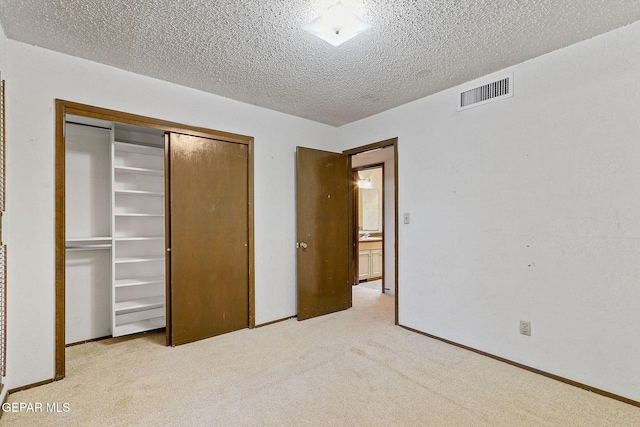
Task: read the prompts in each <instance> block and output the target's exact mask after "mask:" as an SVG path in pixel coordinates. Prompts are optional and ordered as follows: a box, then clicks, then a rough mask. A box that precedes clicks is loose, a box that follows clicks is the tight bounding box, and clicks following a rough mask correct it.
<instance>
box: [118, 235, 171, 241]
mask: <svg viewBox="0 0 640 427" xmlns="http://www.w3.org/2000/svg"><path fill="white" fill-rule="evenodd" d="M114 240H115V241H116V242H137V241H140V242H142V241H150V240H164V236H149V237H140V236H136V237H116V238H114Z"/></svg>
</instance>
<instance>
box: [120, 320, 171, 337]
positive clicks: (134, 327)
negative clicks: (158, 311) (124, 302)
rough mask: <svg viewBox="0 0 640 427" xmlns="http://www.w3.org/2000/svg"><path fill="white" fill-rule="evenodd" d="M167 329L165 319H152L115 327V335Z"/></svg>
mask: <svg viewBox="0 0 640 427" xmlns="http://www.w3.org/2000/svg"><path fill="white" fill-rule="evenodd" d="M164 327H165V321H164V317H154V318H152V319H145V320H139V321H137V322H131V323H125V324H122V325H117V326H116V327H115V332H114V335H116V336H121V335H129V334H135V333H138V332H144V331H152V330H154V329H161V328H164Z"/></svg>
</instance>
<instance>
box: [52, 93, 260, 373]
mask: <svg viewBox="0 0 640 427" xmlns="http://www.w3.org/2000/svg"><path fill="white" fill-rule="evenodd" d="M68 116H75V117H84V118H87V119H96V120H98V121H103V122H113V123H118V124H121V125H123V126H129V127H131V128H135V129H139V130H140V129H146V130H148V131H151V133H153V134H160V135H164V138H165V143H164V152H165V153H164V159H165V168H164V169H165V177H164V178H162V177H160V179H159V180H158V179H156V178H157V175H158V174H159V173H160V172H161V171H160V169H162V161H160V164H158V165H153V167H150V166H144V165H143V166H140V165H127V164H120V165H117V166H113V168H112V174H117V173H126V174H143V175H152V176H153V178H152V179H153V183H151V182H150V181H149V178H148V176H147V177H144V178H143V177H135V178H132V179H131V177H130V176H129V177H128V178H127V179H126V180H124V181H123V183H122V184H123V185H124V187H125V188H118V189H117V190H116V186H115V185H113V188H114V190H113V194H114V196H113V197H114V200H115V197H116V196H115V194H116V193H122V194H125V197H127V198H131V197H133V195H136V196H137V195H144V196H145V197H147V196H154V197H155V196H159V195H160V194H159V193H160V192H161V191H162V190H161V189H162V187H163V186H164V187H166V188H172V185H178V186H179V187H180V184H178V181H176V179H178V178H179V176H178V175H180V176H183V175H185V174H186V173H187V172H190V171H192V169H193V168H189V167H187V166H186V165H185V166H181V165H180V164H179V163H178V162H174V163H173V165H175V167H176V169H175V170H172V167H173V166H171V164H169V163H167V162H169V158H170V156H171V155H172V154H175V153H178V151H179V150H172V149H171V148H170V147H174V146H175V147H176V148H178V147H180V146H186V145H189V147H191V148H194V147H195V148H197V149H198V150H199V151H198V152H200V151H203V150H211V152H218V151H221V150H222V151H225V150H227V149H229V150H231V151H233V153H231V154H230V156H231V157H234V158H241V159H242V160H241V163H239V164H234V167H233V173H234V175H233V176H231V177H228V178H229V179H230V180H231V181H233V182H234V183H239V184H240V185H241V187H242V189H241V193H242V194H240V196H241V197H237V195H235V193H234V195H233V197H234V200H233V201H234V203H235V202H237V203H235V204H234V205H233V209H234V212H235V213H237V212H238V211H243V210H244V211H246V215H243V216H242V217H241V218H242V219H241V221H242V224H241V227H240V228H242V231H241V235H242V238H241V239H233V240H234V241H236V240H237V241H238V243H239V245H240V246H241V248H240V250H239V251H240V252H242V257H240V256H235V255H238V254H237V253H235V252H234V254H235V255H234V259H240V260H242V261H241V263H242V265H241V266H240V267H239V270H242V272H244V273H242V272H241V273H240V274H241V275H243V278H242V279H243V280H242V281H241V282H242V283H244V285H243V287H244V288H246V289H244V291H243V293H242V294H241V296H240V297H239V298H235V297H234V300H233V303H234V304H236V305H238V306H239V307H240V309H239V310H238V312H239V313H240V316H241V317H243V319H244V320H241V321H240V326H239V327H238V323H237V322H235V323H234V325H233V326H230V327H234V328H238V329H241V328H243V327H249V328H251V327H254V326H255V315H254V312H255V301H254V282H255V276H254V271H255V269H254V265H255V261H254V247H253V242H254V240H253V234H254V231H253V223H254V221H253V208H252V206H253V138H251V137H247V136H243V135H235V134H230V133H225V132H219V131H213V130H209V129H204V128H198V127H193V126H187V125H180V124H176V123H172V122H166V121H162V120H158V119H153V118H149V117H144V116H137V115H132V114H128V113H122V112H118V111H113V110H106V109H102V108H98V107H93V106H88V105H83V104H78V103H73V102H69V101H62V100H56V194H55V202H56V218H55V231H56V264H55V265H56V310H55V312H56V320H55V342H56V348H55V368H56V369H55V378H54V379H55V380H59V379H62V378H64V376H65V347H66V345H65V344H66V340H65V334H66V328H65V323H66V299H65V296H66V292H67V284H66V280H67V279H66V277H65V273H66V256H67V255H66V251H67V248H68V242H67V237H68V235H67V232H66V224H67V223H66V215H67V209H66V186H65V184H66V165H67V163H66V160H67V159H66V136H67V135H66V121H67V117H68ZM184 138H188V139H189V140H188V141H183V139H184ZM143 145H144V144H143ZM196 146H197V147H196ZM213 146H215V147H213ZM148 149H149V147H144V150H146V151H148ZM114 150H115V148H114ZM139 150H140V149H138V148H136V150H135V151H136V154H134V156H138V154H139V153H137V151H139ZM159 150H160V151H163V149H162V148H160V149H159ZM239 154H240V155H239ZM158 155H162V153H160V154H158ZM221 161H222V163H224V164H225V165H226V164H227V163H229V162H227V161H226V160H224V159H223V160H221ZM113 164H114V165H116V163H113ZM170 166H171V167H170ZM212 169H213V170H217V171H222V172H224V170H225V169H224V168H222V167H216V168H212ZM238 170H240V171H243V172H241V174H240V175H237V172H238ZM172 174H173V175H176V176H174V178H175V179H174V180H173V181H172ZM183 178H184V176H183ZM205 178H206V179H209V180H211V179H218V177H211V176H207V177H205ZM205 178H202V179H205ZM134 181H135V185H138V184H141V185H143V186H146V185H147V184H148V185H154V186H155V187H157V188H155V187H154V188H128V185H129V184H130V183H133V182H134ZM189 182H193V180H190V181H189ZM114 183H115V181H114ZM200 184H202V183H200ZM183 187H184V186H183ZM210 187H211V186H209V187H207V188H210ZM223 187H224V189H228V188H232V187H231V186H229V185H224V186H223ZM180 188H181V187H180ZM233 188H236V189H237V188H238V187H233ZM183 190H184V188H183ZM184 193H185V191H182V192H181V193H180V194H181V197H182V196H183V195H184ZM118 197H120V196H118ZM225 197H226V196H225ZM229 198H231V196H229ZM196 199H197V201H202V202H203V203H204V201H205V199H206V198H204V197H196ZM221 200H225V201H226V200H227V198H224V199H221ZM158 201H159V204H156V203H155V202H154V203H153V204H151V203H150V202H141V203H135V204H133V205H131V206H132V210H127V209H125V210H124V211H122V210H118V209H116V207H118V208H122V206H119V205H113V208H112V209H111V210H112V212H113V214H112V215H113V216H112V218H113V219H112V221H136V220H138V219H139V218H138V217H140V218H142V217H144V218H145V220H144V221H145V225H144V227H141V226H133V227H131V228H130V229H131V230H135V231H136V233H142V234H140V235H135V236H129V235H128V234H127V233H124V232H123V233H120V234H118V232H117V231H118V230H119V229H117V227H115V228H112V229H111V236H107V235H104V236H100V239H101V240H100V242H97V240H95V239H93V240H87V239H84V241H83V242H81V244H78V245H76V246H82V245H85V246H91V245H93V246H94V247H93V248H91V247H90V248H88V249H91V250H96V249H106V246H107V245H111V247H114V245H115V244H116V243H118V242H121V241H126V243H122V245H125V244H126V245H127V246H128V249H131V246H132V245H134V246H140V245H144V246H148V247H149V248H148V249H150V252H153V253H151V255H153V256H151V255H150V256H147V257H144V259H143V257H134V258H132V257H129V256H127V255H128V254H125V256H127V259H126V262H132V259H133V260H134V261H136V262H139V261H144V262H149V261H154V262H155V260H157V259H158V258H159V257H160V256H161V254H164V253H165V251H166V263H165V265H166V269H167V270H166V276H165V277H166V293H165V295H166V297H165V296H162V297H160V295H158V296H152V297H148V298H147V297H145V298H142V299H144V300H145V302H150V300H153V302H154V303H155V305H157V307H152V309H154V310H156V311H158V310H159V311H163V310H165V308H164V307H165V301H164V300H165V299H166V313H165V317H166V342H167V345H176V344H180V343H183V342H187V341H188V340H192V339H193V340H195V339H202V338H207V337H208V336H213V335H217V334H219V333H224V332H228V331H230V330H227V329H226V326H225V329H223V330H218V329H215V330H212V329H210V328H208V329H206V328H205V329H203V330H202V332H198V333H196V334H191V333H192V332H193V328H191V327H189V329H188V330H186V329H185V330H184V331H183V330H182V329H184V328H182V325H183V324H184V323H185V322H182V323H180V318H179V317H180V316H181V313H184V312H185V310H182V309H183V307H184V303H185V300H184V298H182V299H180V293H174V292H172V291H173V286H174V284H173V282H174V281H173V280H172V278H173V276H172V275H171V268H172V266H174V264H175V262H174V261H173V256H174V255H175V254H174V253H172V252H171V249H172V248H171V236H172V235H171V230H172V225H176V224H177V225H180V223H179V222H178V223H176V221H180V219H179V218H176V219H175V220H174V221H173V222H172V219H171V212H172V210H174V207H175V206H174V205H171V193H170V192H168V193H167V194H166V197H165V202H166V205H165V206H166V215H165V212H164V211H163V204H162V197H158ZM114 203H115V202H114ZM174 203H179V199H177V200H174ZM156 205H157V206H156ZM153 206H155V207H153ZM191 208H192V209H191V210H190V212H192V213H193V215H196V216H197V215H200V214H199V213H198V212H201V211H203V212H210V211H211V209H209V208H208V207H207V206H203V207H202V209H198V207H197V206H195V207H194V206H191ZM156 211H157V212H156ZM176 212H177V211H176ZM118 215H119V216H122V217H125V219H124V220H121V219H116V216H118ZM193 215H192V217H191V218H186V219H185V218H182V220H181V221H182V225H184V224H185V223H189V222H190V221H191V220H193ZM229 216H230V215H226V216H224V218H226V217H229ZM152 217H153V218H155V219H153V221H155V220H156V219H157V221H159V222H158V224H159V225H160V227H159V228H158V227H156V228H154V229H153V231H151V230H147V228H146V227H147V225H148V222H149V221H151V220H152V219H151V218H152ZM156 217H157V218H156ZM164 217H166V220H165V218H164ZM238 217H239V216H238V215H235V216H234V218H238ZM224 218H221V220H220V221H218V220H215V221H209V222H208V223H220V226H219V227H223V228H224V229H225V230H228V229H230V228H232V227H230V226H229V224H226V223H224V221H222V219H224ZM163 221H164V223H165V226H166V234H165V237H166V239H167V240H166V241H167V245H166V249H165V248H164V247H162V241H160V245H161V247H160V248H159V249H158V248H157V247H156V246H157V245H155V243H153V245H154V246H153V248H150V245H151V243H150V242H151V241H156V240H158V241H159V240H160V239H159V237H160V236H159V233H158V229H160V230H161V229H162V228H163V226H162V222H163ZM191 222H192V221H191ZM205 222H206V221H205ZM233 227H235V228H238V227H239V226H238V224H236V225H234V226H233ZM105 230H106V229H105ZM212 230H213V231H211V230H208V231H207V232H213V233H214V234H216V233H217V234H220V233H219V231H220V230H219V229H215V230H214V229H212ZM125 231H126V230H125ZM147 231H149V232H148V233H147ZM103 232H104V230H103V231H101V232H100V233H98V234H102V233H103ZM114 233H115V234H114ZM209 234H210V233H209ZM202 235H207V234H206V233H202ZM176 239H178V240H179V237H178V236H176ZM76 240H77V239H76ZM103 240H104V242H103ZM96 242H97V243H99V244H100V245H101V246H105V247H104V248H102V247H101V248H97V247H96V246H97V243H96ZM132 242H133V243H132ZM123 247H124V246H123ZM190 248H191V247H190ZM209 249H210V248H209V247H208V246H207V248H206V250H204V251H199V252H198V251H196V252H194V253H190V254H189V256H188V259H189V260H190V261H189V262H191V266H192V267H194V266H196V263H194V262H195V261H194V260H196V259H197V258H198V256H200V257H202V256H205V257H206V256H207V254H209V255H210V252H211V251H209ZM228 249H229V248H226V249H225V250H224V251H223V250H219V251H217V252H216V251H214V252H215V254H217V255H220V256H221V257H224V256H226V255H225V254H226V253H227V252H229V250H228ZM110 250H111V249H110ZM189 250H191V249H189ZM111 252H112V254H113V253H115V252H116V251H115V249H113V250H111ZM175 256H178V255H175ZM163 258H164V256H163ZM121 262H125V261H121ZM205 264H207V265H211V264H212V262H211V258H207V262H206V263H199V264H197V266H202V265H205ZM213 264H215V263H213ZM219 264H221V265H223V267H221V269H218V270H225V269H224V265H226V264H224V261H220V263H219ZM213 268H215V267H213ZM212 271H213V270H212ZM212 271H208V272H205V274H208V277H218V276H220V275H218V274H217V273H216V272H215V271H213V272H212ZM225 271H226V270H225ZM158 274H162V273H158ZM111 277H112V279H113V287H114V288H116V287H118V286H125V284H122V283H116V279H117V275H116V274H113V273H112V274H111ZM234 278H235V279H237V277H236V276H234ZM110 281H111V280H110ZM158 282H159V281H158V280H154V281H153V283H151V282H149V281H146V282H145V283H139V282H138V283H135V285H136V286H144V287H154V288H155V289H156V290H158V288H159V286H163V284H162V283H158ZM235 282H239V280H235ZM133 285H134V284H132V283H129V282H127V283H126V286H127V287H130V288H133ZM203 286H204V285H203ZM191 291H192V292H191V293H190V296H188V297H189V298H191V300H193V295H196V296H197V297H198V298H199V300H202V299H203V297H205V296H206V295H210V294H211V292H215V290H213V289H210V290H208V289H204V288H199V289H197V290H196V291H195V292H194V290H193V289H191ZM134 299H136V300H138V299H140V298H134ZM160 299H163V301H160ZM218 300H219V299H218ZM218 300H216V301H218ZM116 305H117V304H116V303H115V302H114V301H113V300H112V303H111V304H110V306H111V310H112V311H113V310H116ZM172 306H175V308H177V309H178V312H177V313H173V310H172ZM161 307H162V308H161ZM125 308H126V310H127V312H126V316H127V317H131V316H129V315H130V314H131V313H130V312H131V311H132V308H131V307H125ZM215 311H216V308H212V309H210V310H207V309H202V310H200V312H204V313H205V315H206V314H207V313H209V314H211V312H215ZM193 314H194V313H193V311H191V312H189V315H191V316H192V317H191V321H190V322H187V323H188V324H189V325H193V324H194V323H197V322H196V321H194V319H193ZM205 317H206V316H205ZM154 319H155V318H154ZM136 320H139V319H136ZM183 320H184V319H183ZM196 320H203V319H200V318H199V319H196ZM209 320H211V319H210V318H204V320H203V322H205V323H206V322H208V321H209ZM209 323H210V322H209ZM181 328H182V329H181ZM201 329H202V328H201ZM174 330H175V332H176V333H177V332H180V333H181V334H182V336H183V337H184V336H186V335H187V340H184V339H182V338H179V337H174V336H173V335H172V333H173V331H174ZM185 334H186V335H185ZM114 335H115V334H114Z"/></svg>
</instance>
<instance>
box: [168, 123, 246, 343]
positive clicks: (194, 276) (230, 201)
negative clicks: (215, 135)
mask: <svg viewBox="0 0 640 427" xmlns="http://www.w3.org/2000/svg"><path fill="white" fill-rule="evenodd" d="M168 144H169V148H168V151H169V187H170V190H169V210H170V220H169V226H170V242H169V245H170V278H168V280H171V286H170V289H171V295H170V306H171V307H170V320H169V321H170V323H171V324H170V328H171V332H170V334H171V340H170V341H171V344H172V345H178V344H184V343H188V342H192V341H196V340H199V339H203V338H208V337H211V336H215V335H219V334H223V333H226V332H231V331H235V330H238V329H243V328H247V327H248V326H249V217H248V209H249V206H248V200H249V199H248V167H249V165H248V163H249V160H248V159H249V157H248V155H249V153H248V146H247V145H245V144H236V143H230V142H222V141H217V140H213V139H207V138H201V137H195V136H190V135H182V134H176V133H172V134H170V135H169V138H168Z"/></svg>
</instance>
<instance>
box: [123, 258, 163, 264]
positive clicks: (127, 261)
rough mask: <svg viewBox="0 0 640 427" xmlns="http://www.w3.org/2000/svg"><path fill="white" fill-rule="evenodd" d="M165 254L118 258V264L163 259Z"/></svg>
mask: <svg viewBox="0 0 640 427" xmlns="http://www.w3.org/2000/svg"><path fill="white" fill-rule="evenodd" d="M163 260H164V256H148V257H130V258H116V259H115V262H116V264H127V263H134V262H150V261H163Z"/></svg>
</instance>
